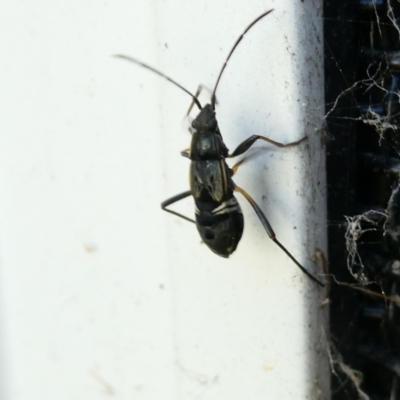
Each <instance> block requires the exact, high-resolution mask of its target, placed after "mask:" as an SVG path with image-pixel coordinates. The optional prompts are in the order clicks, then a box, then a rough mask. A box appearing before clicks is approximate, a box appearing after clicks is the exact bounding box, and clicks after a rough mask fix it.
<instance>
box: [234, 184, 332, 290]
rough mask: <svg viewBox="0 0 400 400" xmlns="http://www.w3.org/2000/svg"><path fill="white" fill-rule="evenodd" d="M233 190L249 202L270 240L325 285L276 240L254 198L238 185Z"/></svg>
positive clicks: (311, 276)
mask: <svg viewBox="0 0 400 400" xmlns="http://www.w3.org/2000/svg"><path fill="white" fill-rule="evenodd" d="M235 192H238V193H240V194H241V195H243V196H244V197H245V199H246V200H247V201H248V202H249V203H250V205H251V206H252V207H253V209H254V211H255V213H256V214H257V217H258V218H259V220H260V221H261V223H262V224H263V226H264V229H265V230H266V232H267V233H268V236H269V237H270V239H271V240H273V241H274V242H275V244H277V245H278V246H279V247H280V248H281V250H283V251H284V252H285V253H286V255H287V256H288V257H289V258H290V259H291V260H292V261H293V262H294V263H295V264H296V265H297V266H298V267H299V268H300V269H301V270H302V271H303V272H304V273H305V274H306V275H307V276H308V277H309V278H310V279H312V280H313V281H314V282H315V283H317V284H318V285H320V286H322V287H324V286H325V285H324V284H323V283H322V282H321V281H319V280H318V279H317V278H316V277H315V276H314V275H312V274H311V273H310V272H308V271H307V270H306V269H305V268H304V267H303V266H302V265H301V264H300V263H299V262H298V261H297V260H296V259H295V258H294V257H293V256H292V254H291V253H290V252H289V250H287V249H286V247H285V246H284V245H283V244H282V243H281V242H279V241H278V239H277V238H276V235H275V232H274V230H273V229H272V226H271V224H270V223H269V221H268V219H267V217H266V216H265V214H264V213H263V211H262V210H261V208H260V207H259V205H258V204H257V203H256V202H255V201H254V199H253V198H252V197H251V196H250V195H249V194H248V193H247V192H246V191H245V190H243V189H241V188H240V187H239V186H235Z"/></svg>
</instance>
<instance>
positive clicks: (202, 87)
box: [186, 83, 218, 116]
mask: <svg viewBox="0 0 400 400" xmlns="http://www.w3.org/2000/svg"><path fill="white" fill-rule="evenodd" d="M203 89H206V90H207V91H208V92H210V93H211V94H212V91H211V90H210V89H209V88H208V87H206V86H205V85H202V84H201V83H200V85H199V87H198V88H197V90H196V93H195V95H194V97H195V98H196V99H197V98H198V97H199V96H200V93H201V91H202V90H203ZM194 104H195V103H194V99H193V100H192V103H191V104H190V107H189V109H188V110H187V113H186V116H188V115H189V114H190V112H191V111H192V108H193V106H194ZM215 104H218V101H217V99H216V98H215Z"/></svg>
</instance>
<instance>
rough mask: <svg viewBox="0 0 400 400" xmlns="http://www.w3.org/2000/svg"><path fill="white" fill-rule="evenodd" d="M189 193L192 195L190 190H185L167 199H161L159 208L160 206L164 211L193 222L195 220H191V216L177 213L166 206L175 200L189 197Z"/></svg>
mask: <svg viewBox="0 0 400 400" xmlns="http://www.w3.org/2000/svg"><path fill="white" fill-rule="evenodd" d="M191 195H192V192H191V191H190V190H187V191H186V192H183V193H180V194H177V195H176V196H173V197H171V198H169V199H167V200H165V201H163V202H162V203H161V208H162V209H163V210H164V211H166V212H169V213H171V214H174V215H176V216H177V217H180V218H183V219H185V220H186V221H189V222H193V223H194V224H195V223H196V222H195V221H194V220H192V219H191V218H188V217H185V216H184V215H182V214H179V213H178V212H176V211H173V210H169V209H168V208H167V207H168V206H170V205H171V204H174V203H176V202H177V201H180V200H183V199H186V197H189V196H191Z"/></svg>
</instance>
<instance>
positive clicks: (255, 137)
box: [228, 135, 307, 158]
mask: <svg viewBox="0 0 400 400" xmlns="http://www.w3.org/2000/svg"><path fill="white" fill-rule="evenodd" d="M306 139H307V136H304V137H303V138H301V139H299V140H296V141H295V142H291V143H287V144H284V143H280V142H276V141H275V140H272V139H269V138H267V137H265V136H260V135H253V136H250V137H249V138H248V139H246V140H245V141H244V142H242V143H240V144H239V146H238V147H237V148H236V149H235V151H234V152H233V153H232V154H228V157H230V158H231V157H236V156H240V155H241V154H243V153H245V152H246V151H247V150H248V149H249V148H250V147H251V146H253V144H254V143H255V142H256V141H257V140H264V141H265V142H268V143H271V144H273V145H274V146H277V147H291V146H296V145H298V144H300V143H301V142H304V140H306Z"/></svg>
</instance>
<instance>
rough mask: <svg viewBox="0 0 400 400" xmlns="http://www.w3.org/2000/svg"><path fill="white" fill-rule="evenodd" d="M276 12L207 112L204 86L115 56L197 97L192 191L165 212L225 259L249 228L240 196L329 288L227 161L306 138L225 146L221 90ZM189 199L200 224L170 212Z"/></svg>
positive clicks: (165, 206)
mask: <svg viewBox="0 0 400 400" xmlns="http://www.w3.org/2000/svg"><path fill="white" fill-rule="evenodd" d="M272 11H273V10H269V11H266V12H264V13H263V14H261V15H260V16H259V17H257V18H256V19H255V20H254V21H253V22H252V23H251V24H250V25H249V26H248V27H247V28H246V29H245V30H244V32H243V33H242V35H241V36H240V37H239V38H238V39H237V40H236V42H235V44H234V46H233V47H232V49H231V51H230V52H229V55H228V57H227V58H226V60H225V62H224V64H223V66H222V68H221V70H220V73H219V75H218V79H217V82H216V84H215V86H214V90H213V91H212V94H211V101H210V104H206V105H205V106H204V107H202V105H201V104H200V101H199V99H198V96H199V95H200V92H201V90H202V89H203V88H202V86H199V88H198V90H197V92H196V93H195V94H194V95H193V94H192V93H191V92H189V91H188V90H187V89H185V88H184V87H183V86H182V85H180V84H179V83H177V82H176V81H175V80H173V79H171V78H170V77H168V76H167V75H165V74H163V73H162V72H160V71H158V70H156V69H155V68H153V67H151V66H149V65H147V64H145V63H143V62H141V61H138V60H136V59H134V58H132V57H128V56H125V55H116V57H119V58H123V59H125V60H128V61H130V62H133V63H135V64H138V65H140V66H142V67H144V68H147V69H149V70H150V71H152V72H154V73H155V74H157V75H159V76H161V77H163V78H165V79H167V80H168V81H169V82H171V83H172V84H174V85H175V86H177V87H179V88H180V89H181V90H183V91H184V92H185V93H187V94H188V95H189V96H190V97H191V98H192V104H191V105H190V107H189V111H188V114H189V112H190V110H191V109H192V107H193V106H194V105H196V106H197V107H198V108H199V110H200V113H199V114H198V115H197V117H196V118H195V119H194V120H193V122H192V130H191V131H192V141H191V145H190V148H189V149H187V150H184V151H182V153H181V154H182V156H184V157H186V158H189V159H190V161H191V165H190V190H187V191H185V192H183V193H180V194H178V195H176V196H173V197H171V198H169V199H167V200H165V201H164V202H163V203H162V204H161V208H162V209H163V210H164V211H167V212H169V213H171V214H174V215H176V216H178V217H181V218H183V219H185V220H187V221H190V222H193V223H195V224H196V226H197V229H198V231H199V233H200V236H201V238H202V240H203V242H204V243H205V244H206V245H207V246H208V247H209V248H210V250H211V251H213V252H214V253H216V254H218V255H219V256H221V257H229V256H230V255H231V254H232V253H233V252H234V251H235V249H236V247H237V245H238V243H239V241H240V239H241V237H242V233H243V227H244V221H243V214H242V210H241V208H240V205H239V203H238V201H237V200H236V197H235V196H234V192H238V193H240V194H242V195H243V196H244V197H245V198H246V200H247V201H248V202H249V203H250V204H251V206H252V207H253V209H254V211H255V212H256V214H257V216H258V218H259V219H260V221H261V223H262V224H263V226H264V228H265V230H266V232H267V233H268V235H269V237H270V238H271V239H272V240H273V241H274V242H275V243H276V244H277V245H278V246H279V247H280V248H281V249H282V250H283V251H284V252H285V253H286V254H287V255H288V257H289V258H290V259H291V260H292V261H293V262H294V263H295V264H296V265H297V266H298V267H299V268H300V269H301V270H302V271H303V272H304V273H305V274H306V275H307V276H308V277H309V278H311V279H312V280H313V281H314V282H316V283H317V284H319V285H320V286H324V285H323V284H322V283H321V282H320V281H319V280H318V279H317V278H316V277H314V276H313V275H312V274H311V273H309V272H308V271H307V270H306V269H305V268H304V267H303V266H302V265H301V264H300V263H299V262H298V261H297V260H296V259H295V258H294V257H293V256H292V254H291V253H290V252H289V251H288V250H287V249H286V248H285V247H284V246H283V245H282V244H281V243H280V242H279V241H278V239H277V238H276V235H275V233H274V231H273V229H272V227H271V225H270V223H269V222H268V219H267V217H266V216H265V214H264V213H263V211H262V210H261V208H260V207H259V206H258V204H257V203H256V202H255V201H254V200H253V198H252V197H251V196H250V195H249V194H248V193H247V192H246V191H245V190H243V189H242V188H240V187H238V186H236V185H235V183H234V182H233V180H232V176H233V175H234V174H235V172H236V171H237V169H238V168H239V166H240V164H241V163H242V162H243V160H242V161H240V162H238V163H237V164H236V165H234V166H233V167H232V168H229V166H228V165H227V163H226V161H225V160H226V158H232V157H236V156H239V155H241V154H243V153H245V152H246V151H247V150H248V149H249V148H250V147H251V146H252V145H253V144H254V143H255V142H256V141H257V140H263V141H266V142H268V143H271V144H273V145H275V146H278V147H289V146H295V145H297V144H299V143H301V142H302V141H304V140H305V139H306V138H305V137H304V138H302V139H300V140H298V141H296V142H292V143H289V144H282V143H279V142H276V141H274V140H272V139H269V138H267V137H264V136H260V135H252V136H250V137H249V138H248V139H246V140H245V141H243V142H242V143H241V144H239V146H238V147H237V148H236V149H235V150H234V151H233V152H232V153H229V151H228V148H227V147H226V145H225V143H224V142H223V139H222V135H221V132H220V130H219V127H218V122H217V120H216V115H215V104H216V91H217V87H218V84H219V82H220V79H221V77H222V74H223V72H224V70H225V67H226V66H227V64H228V61H229V59H230V58H231V56H232V54H233V52H234V51H235V49H236V47H237V46H238V44H239V43H240V42H241V40H242V39H243V37H244V35H245V34H246V33H247V32H248V31H249V30H250V29H251V28H252V27H253V26H254V25H255V24H256V23H257V22H258V21H260V20H261V19H262V18H264V17H266V16H267V15H268V14H269V13H271V12H272ZM189 196H192V197H193V198H194V202H195V210H196V211H195V220H192V219H190V218H188V217H186V216H184V215H182V214H179V213H178V212H176V211H173V210H171V209H169V208H168V207H169V206H171V205H172V204H174V203H176V202H178V201H180V200H182V199H184V198H186V197H189Z"/></svg>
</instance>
